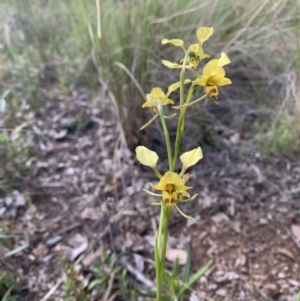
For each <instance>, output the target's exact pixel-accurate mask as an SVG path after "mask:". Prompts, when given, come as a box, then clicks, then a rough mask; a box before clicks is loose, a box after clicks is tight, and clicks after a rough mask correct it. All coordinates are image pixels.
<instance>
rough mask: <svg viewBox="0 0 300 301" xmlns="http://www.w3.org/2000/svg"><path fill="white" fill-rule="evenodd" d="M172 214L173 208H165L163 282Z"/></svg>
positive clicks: (162, 259)
mask: <svg viewBox="0 0 300 301" xmlns="http://www.w3.org/2000/svg"><path fill="white" fill-rule="evenodd" d="M162 209H164V208H162ZM171 212H172V207H166V208H165V219H164V222H163V237H162V239H163V241H162V250H161V260H160V277H161V280H162V281H163V278H164V270H165V260H166V251H167V243H168V233H169V221H170V216H171Z"/></svg>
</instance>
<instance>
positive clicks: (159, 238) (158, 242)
mask: <svg viewBox="0 0 300 301" xmlns="http://www.w3.org/2000/svg"><path fill="white" fill-rule="evenodd" d="M164 220H165V211H164V208H163V205H161V210H160V218H159V227H158V234H157V237H156V241H155V271H156V286H157V289H156V301H161V296H162V280H163V279H162V277H161V272H160V271H161V256H162V255H161V254H162V253H161V250H162V234H163V228H164Z"/></svg>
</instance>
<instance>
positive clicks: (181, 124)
mask: <svg viewBox="0 0 300 301" xmlns="http://www.w3.org/2000/svg"><path fill="white" fill-rule="evenodd" d="M195 88H196V85H194V84H193V85H191V87H190V90H189V93H188V95H187V98H186V102H185V104H189V103H190V101H191V98H192V95H193V93H194V90H195ZM180 93H181V87H180ZM180 105H183V104H181V103H180ZM186 110H187V107H184V108H182V109H181V110H180V115H179V119H178V124H177V132H176V141H175V151H174V157H173V162H172V169H171V171H174V169H175V166H176V161H177V157H178V153H179V147H180V143H181V139H182V134H183V130H184V117H185V113H186Z"/></svg>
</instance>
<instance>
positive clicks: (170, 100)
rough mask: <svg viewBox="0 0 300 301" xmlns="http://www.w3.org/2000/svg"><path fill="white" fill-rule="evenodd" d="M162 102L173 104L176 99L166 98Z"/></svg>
mask: <svg viewBox="0 0 300 301" xmlns="http://www.w3.org/2000/svg"><path fill="white" fill-rule="evenodd" d="M162 104H163V105H164V106H165V105H173V104H174V101H173V100H172V99H170V98H166V99H165V100H164V101H163V102H162Z"/></svg>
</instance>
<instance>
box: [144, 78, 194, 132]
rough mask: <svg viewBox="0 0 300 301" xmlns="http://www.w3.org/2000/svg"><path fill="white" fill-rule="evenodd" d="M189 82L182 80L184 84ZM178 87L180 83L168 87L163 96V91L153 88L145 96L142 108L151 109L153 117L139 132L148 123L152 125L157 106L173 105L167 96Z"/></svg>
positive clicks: (156, 113) (188, 80)
mask: <svg viewBox="0 0 300 301" xmlns="http://www.w3.org/2000/svg"><path fill="white" fill-rule="evenodd" d="M190 82H191V80H190V79H185V80H184V84H187V83H190ZM179 87H180V82H176V83H174V84H172V85H170V86H169V87H168V92H167V94H165V93H164V91H163V90H162V89H161V88H159V87H155V88H153V89H152V90H151V92H150V93H148V94H146V102H144V103H143V105H142V108H153V111H154V113H155V115H154V117H152V118H151V119H150V120H149V121H148V122H147V123H146V124H144V125H143V126H142V127H141V130H142V129H144V128H146V127H147V126H148V125H149V124H150V123H152V122H153V121H154V120H155V119H156V118H157V117H158V116H159V114H158V106H166V105H169V104H174V101H173V100H172V99H170V98H169V95H170V94H171V93H172V92H174V91H175V90H177V89H178V88H179ZM175 115H176V114H175ZM175 115H172V116H169V117H168V118H172V117H174V116H175ZM165 118H167V116H165Z"/></svg>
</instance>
